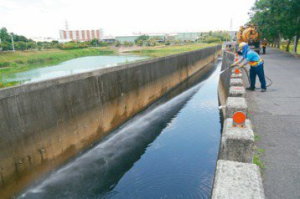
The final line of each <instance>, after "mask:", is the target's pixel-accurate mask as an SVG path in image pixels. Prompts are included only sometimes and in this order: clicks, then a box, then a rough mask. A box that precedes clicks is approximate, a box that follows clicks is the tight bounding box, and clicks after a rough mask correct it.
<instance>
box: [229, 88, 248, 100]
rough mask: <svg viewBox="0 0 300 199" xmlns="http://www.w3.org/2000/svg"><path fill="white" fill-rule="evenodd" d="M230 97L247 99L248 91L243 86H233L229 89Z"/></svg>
mask: <svg viewBox="0 0 300 199" xmlns="http://www.w3.org/2000/svg"><path fill="white" fill-rule="evenodd" d="M229 97H243V98H244V97H246V89H245V87H243V86H231V87H230V88H229Z"/></svg>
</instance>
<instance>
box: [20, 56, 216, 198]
mask: <svg viewBox="0 0 300 199" xmlns="http://www.w3.org/2000/svg"><path fill="white" fill-rule="evenodd" d="M220 65H221V61H220V60H217V61H216V62H215V63H213V64H212V66H211V67H208V68H209V69H207V70H208V71H205V74H204V73H203V71H202V72H200V73H196V74H195V75H193V76H192V77H191V78H189V79H188V80H186V81H185V82H183V83H182V84H181V85H180V86H177V87H176V88H175V89H173V90H172V91H171V92H169V93H168V94H166V95H165V96H164V97H162V98H161V99H160V100H158V101H157V102H155V103H154V104H152V105H151V106H150V107H149V108H147V109H146V110H144V111H142V112H141V113H139V114H138V115H136V116H135V117H134V118H132V119H131V120H129V121H128V122H126V123H125V124H123V125H122V126H120V127H119V128H118V129H116V130H114V131H113V132H112V133H111V134H110V135H109V136H107V137H106V138H105V139H103V140H102V141H100V142H98V143H97V144H95V145H94V146H91V147H90V148H89V149H88V150H86V151H85V152H82V153H81V154H78V155H77V157H75V158H74V159H73V160H71V161H69V162H68V163H66V164H65V165H63V166H62V167H60V168H58V169H57V170H54V171H53V172H51V174H50V175H47V176H44V178H42V179H40V180H37V181H35V183H34V184H32V185H31V186H30V187H29V188H28V189H27V190H26V191H24V192H23V193H22V194H20V195H19V197H20V198H43V199H47V198H210V194H211V189H212V183H213V178H214V173H215V166H216V161H217V156H218V149H219V141H220V135H221V119H220V114H219V110H218V96H217V86H218V81H219V70H220Z"/></svg>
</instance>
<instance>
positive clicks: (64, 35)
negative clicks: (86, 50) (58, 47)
mask: <svg viewBox="0 0 300 199" xmlns="http://www.w3.org/2000/svg"><path fill="white" fill-rule="evenodd" d="M59 36H60V40H61V41H65V42H67V41H80V42H83V41H91V40H93V39H98V40H101V39H103V30H102V29H97V30H60V31H59Z"/></svg>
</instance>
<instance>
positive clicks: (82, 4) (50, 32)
mask: <svg viewBox="0 0 300 199" xmlns="http://www.w3.org/2000/svg"><path fill="white" fill-rule="evenodd" d="M254 2H255V0H0V27H6V28H7V29H8V30H9V31H10V32H15V33H17V34H23V35H25V36H27V37H37V36H42V37H49V36H50V37H54V38H58V37H59V30H60V29H64V28H65V21H66V20H67V21H68V24H69V29H98V28H103V29H104V34H105V35H130V34H132V33H133V32H143V33H147V32H183V31H208V30H229V28H230V19H231V18H232V19H233V29H238V27H239V26H240V25H242V24H244V23H245V22H247V20H248V14H247V13H248V11H249V9H250V8H251V6H252V5H253V4H254Z"/></svg>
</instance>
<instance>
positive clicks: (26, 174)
mask: <svg viewBox="0 0 300 199" xmlns="http://www.w3.org/2000/svg"><path fill="white" fill-rule="evenodd" d="M220 53H221V46H214V47H209V48H205V49H201V50H198V51H193V52H187V53H182V54H177V55H172V56H167V57H162V58H157V59H152V60H147V61H141V62H137V63H132V64H125V65H120V66H117V67H112V68H107V69H101V70H96V71H92V72H87V73H82V74H77V75H73V76H68V77H64V78H57V79H53V80H49V81H43V82H39V83H34V84H28V85H23V86H18V87H14V88H9V89H4V90H0V198H6V197H9V196H11V195H12V193H14V192H16V191H18V190H20V189H21V188H23V187H24V185H26V184H28V183H29V182H31V181H32V180H33V179H34V178H36V177H38V176H40V175H41V174H42V173H45V172H47V171H49V170H51V169H53V168H55V167H56V166H58V165H60V164H62V163H63V162H65V161H66V160H68V159H70V158H71V157H74V156H75V155H76V154H77V153H78V152H79V151H81V150H83V149H86V148H88V147H89V146H91V144H93V143H94V142H96V141H99V140H100V139H101V138H103V137H104V136H105V135H107V134H108V133H109V132H110V131H112V130H113V129H115V128H117V127H118V126H119V125H121V124H122V123H124V122H125V121H127V120H128V119H130V118H131V117H132V116H134V115H135V114H136V113H138V112H140V111H141V110H143V109H145V108H146V107H147V106H149V105H150V104H151V103H153V102H154V101H156V100H157V99H159V98H160V97H162V96H163V95H164V94H166V93H167V92H169V91H170V90H171V89H173V88H174V87H176V86H177V85H179V84H180V83H181V82H183V81H185V80H186V79H187V78H189V77H190V76H192V75H193V74H195V73H196V72H198V71H200V70H202V69H204V68H205V66H207V65H208V64H209V63H210V62H212V61H213V60H214V59H215V58H217V56H218V55H220ZM120 150H121V149H120Z"/></svg>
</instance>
